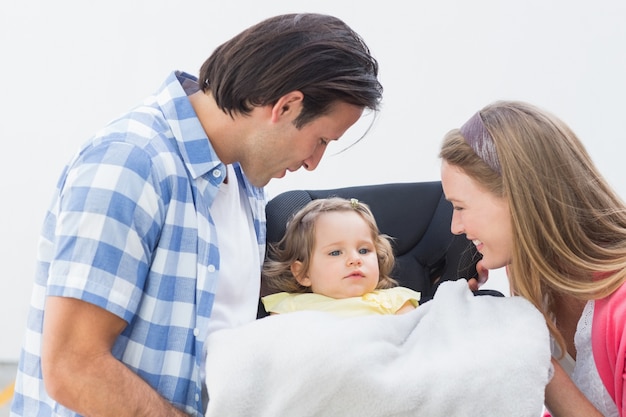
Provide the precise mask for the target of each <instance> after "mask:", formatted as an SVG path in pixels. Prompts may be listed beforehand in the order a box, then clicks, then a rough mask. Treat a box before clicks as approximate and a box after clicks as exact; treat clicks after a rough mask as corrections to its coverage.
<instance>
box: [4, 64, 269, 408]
mask: <svg viewBox="0 0 626 417" xmlns="http://www.w3.org/2000/svg"><path fill="white" fill-rule="evenodd" d="M196 81H197V80H196V79H195V78H194V77H192V76H190V75H188V74H185V73H182V72H176V73H172V74H171V75H170V76H169V77H168V79H167V80H166V82H165V83H164V85H163V86H162V87H161V89H160V90H159V91H158V92H157V93H156V94H155V95H153V96H151V97H149V98H148V99H147V100H146V101H145V102H144V103H143V104H142V105H141V106H139V107H137V108H135V109H134V110H132V111H131V112H130V113H128V114H126V115H124V116H123V117H121V118H119V119H117V120H115V121H113V122H112V123H111V124H109V125H108V126H107V127H105V128H104V129H103V130H102V131H100V132H99V133H98V134H96V136H95V137H94V138H92V139H91V140H90V141H89V142H88V143H87V144H86V145H85V146H84V147H83V148H82V149H81V150H80V152H79V153H78V154H77V155H76V156H75V157H74V159H73V160H72V161H71V162H70V163H69V165H68V166H67V167H66V169H65V171H64V173H63V175H62V176H61V179H60V181H59V183H58V193H57V194H56V197H55V199H54V201H53V202H52V205H51V207H50V209H49V211H48V213H47V215H46V219H45V223H44V227H43V230H42V236H41V239H40V244H39V255H38V265H37V273H36V277H35V285H34V291H33V297H32V301H31V309H30V313H29V317H28V324H27V332H26V338H25V342H24V347H23V349H22V353H21V357H20V363H19V369H18V375H17V379H16V384H15V396H14V399H13V404H12V411H11V415H12V416H51V415H64V416H73V415H76V414H75V413H73V412H71V411H69V410H67V409H65V408H64V407H62V406H61V405H59V404H57V403H55V401H54V400H52V399H51V398H50V397H49V396H48V395H47V394H46V392H45V389H44V386H43V381H42V376H41V333H42V321H43V309H44V302H45V298H46V296H47V295H51V296H63V297H73V298H78V299H81V300H84V301H87V302H90V303H93V304H95V305H97V306H99V307H102V308H104V309H106V310H108V311H110V312H112V313H113V314H115V315H117V316H119V317H121V318H123V319H124V320H126V322H128V323H129V324H128V326H127V327H126V329H125V330H124V332H123V333H122V334H121V336H120V337H119V338H118V340H117V341H116V343H115V345H114V347H113V354H114V355H115V356H116V357H117V358H119V360H120V361H122V362H123V363H125V364H126V365H127V366H128V367H129V368H130V369H132V370H133V371H135V372H136V373H137V374H138V375H139V376H140V377H141V378H143V379H144V380H145V381H147V382H148V383H149V384H150V385H151V386H152V387H154V388H155V389H156V390H157V391H158V392H159V393H160V394H161V395H162V396H163V397H165V398H166V399H168V400H169V401H170V402H171V403H173V404H174V405H176V406H178V407H181V408H184V410H185V411H186V412H187V413H189V414H191V415H196V416H202V413H203V410H202V395H201V390H202V381H201V379H200V364H201V360H202V358H201V355H202V346H203V343H204V340H205V338H206V329H207V327H208V320H209V317H210V315H211V308H212V305H213V299H214V293H215V288H216V285H217V276H218V270H219V262H220V256H219V247H218V240H217V236H216V230H215V226H214V224H213V221H212V219H211V217H210V216H209V207H210V206H211V204H212V202H213V200H214V198H215V196H216V194H217V191H218V187H219V185H220V184H221V183H222V181H223V180H224V176H225V174H226V167H225V166H224V164H222V163H221V162H220V160H219V159H218V157H217V155H216V154H215V152H214V150H213V148H212V147H211V144H210V142H209V140H208V138H207V136H206V134H205V132H204V130H203V129H202V126H201V125H200V122H199V121H198V119H197V117H196V114H195V112H194V110H193V108H192V106H191V103H190V102H189V99H188V98H187V95H186V93H185V89H184V88H183V85H185V86H187V85H189V84H190V83H192V84H193V83H196ZM235 169H236V172H237V176H238V177H239V180H240V184H242V186H243V187H244V188H245V192H246V193H247V194H246V195H247V196H248V201H249V203H250V206H251V211H252V214H253V219H254V226H255V231H256V234H257V242H258V246H259V255H260V257H261V258H260V259H263V257H264V251H265V211H264V209H265V203H266V198H265V194H264V191H263V190H262V189H260V188H256V187H254V186H252V185H251V184H250V183H249V182H247V181H246V179H245V177H244V175H243V173H242V171H241V169H240V167H239V166H236V167H235ZM226 238H228V237H226ZM68 325H71V323H68Z"/></svg>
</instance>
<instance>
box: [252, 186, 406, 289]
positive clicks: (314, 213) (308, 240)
mask: <svg viewBox="0 0 626 417" xmlns="http://www.w3.org/2000/svg"><path fill="white" fill-rule="evenodd" d="M347 211H353V212H355V213H357V214H359V215H360V216H361V218H363V220H364V221H365V223H366V224H367V225H368V226H369V228H370V231H371V233H372V240H373V241H374V247H375V248H376V255H377V257H378V268H379V273H380V274H379V279H378V285H377V286H376V288H377V289H384V288H392V287H396V286H397V285H398V282H397V281H396V280H394V279H393V278H391V276H390V273H391V271H392V270H393V267H394V263H395V257H394V254H393V249H392V247H391V237H389V236H387V235H385V234H382V233H380V231H379V229H378V225H377V224H376V219H375V218H374V215H373V214H372V212H371V210H370V208H369V206H368V205H367V204H365V203H362V202H360V201H359V200H357V199H355V198H352V199H345V198H340V197H329V198H320V199H315V200H313V201H311V202H309V203H308V204H307V205H305V206H304V207H303V208H302V209H300V210H299V211H298V212H297V213H296V214H295V215H294V216H293V217H292V218H291V220H290V221H289V222H288V223H287V230H286V231H285V235H284V236H283V237H282V239H281V240H280V241H279V242H277V243H275V244H273V245H269V246H268V256H267V258H266V260H265V263H264V265H263V272H262V275H263V280H264V281H265V284H266V285H267V286H268V288H270V289H272V290H276V291H285V292H289V293H307V292H311V288H310V287H305V286H303V285H301V284H300V283H299V282H298V281H297V280H296V279H295V277H294V276H293V273H292V272H291V265H292V264H293V263H294V262H296V261H299V262H301V263H302V271H303V273H306V271H308V270H309V266H310V262H311V252H312V251H313V246H314V244H315V222H316V220H317V218H318V217H319V216H320V215H321V214H324V213H329V212H347Z"/></svg>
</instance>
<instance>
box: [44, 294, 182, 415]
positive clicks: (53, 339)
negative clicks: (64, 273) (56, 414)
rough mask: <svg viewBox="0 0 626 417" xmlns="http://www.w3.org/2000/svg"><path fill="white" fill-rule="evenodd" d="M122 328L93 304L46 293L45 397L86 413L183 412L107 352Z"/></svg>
mask: <svg viewBox="0 0 626 417" xmlns="http://www.w3.org/2000/svg"><path fill="white" fill-rule="evenodd" d="M125 327H126V322H125V321H124V320H123V319H121V318H119V317H117V316H116V315H114V314H112V313H110V312H108V311H106V310H104V309H102V308H100V307H98V306H95V305H93V304H90V303H87V302H85V301H81V300H78V299H73V298H65V297H48V298H47V300H46V310H45V318H44V329H43V347H42V369H43V380H44V384H45V387H46V390H47V391H48V393H49V395H50V396H51V397H52V398H54V399H55V400H56V401H58V402H59V403H60V404H62V405H64V406H65V407H67V408H69V409H71V410H74V411H76V412H77V413H80V414H82V415H85V416H112V417H124V416H151V417H160V416H163V417H165V416H187V414H185V413H184V412H182V411H181V410H178V409H176V408H175V407H174V406H173V405H172V404H170V403H169V402H168V401H167V400H165V399H164V398H163V397H162V396H161V395H159V394H158V393H157V392H156V391H155V390H154V389H152V387H150V385H148V384H147V383H146V382H145V381H143V380H142V379H141V378H140V377H139V376H138V375H136V374H135V373H134V372H132V371H131V370H130V369H128V368H127V367H126V366H125V365H124V364H123V363H122V362H120V361H119V360H117V359H116V358H115V357H114V356H113V355H112V354H111V348H112V346H113V344H114V343H115V340H116V338H117V337H118V336H119V334H120V333H121V332H122V331H123V330H124V328H125Z"/></svg>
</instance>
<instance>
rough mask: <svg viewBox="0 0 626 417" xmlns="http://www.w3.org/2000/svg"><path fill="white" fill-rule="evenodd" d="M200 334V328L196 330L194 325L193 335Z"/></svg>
mask: <svg viewBox="0 0 626 417" xmlns="http://www.w3.org/2000/svg"><path fill="white" fill-rule="evenodd" d="M199 334H200V330H198V328H197V327H196V328H195V329H193V335H194V336H196V337H198V335H199Z"/></svg>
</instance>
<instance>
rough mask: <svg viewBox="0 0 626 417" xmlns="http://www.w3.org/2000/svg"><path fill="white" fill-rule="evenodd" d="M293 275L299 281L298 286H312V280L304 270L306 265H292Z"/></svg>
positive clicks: (299, 263) (298, 262) (296, 263)
mask: <svg viewBox="0 0 626 417" xmlns="http://www.w3.org/2000/svg"><path fill="white" fill-rule="evenodd" d="M291 273H292V274H293V276H294V277H295V278H296V281H298V284H300V285H302V286H303V287H310V286H311V280H310V279H309V277H308V276H306V271H305V270H304V265H302V262H300V261H295V262H294V263H292V264H291Z"/></svg>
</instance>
